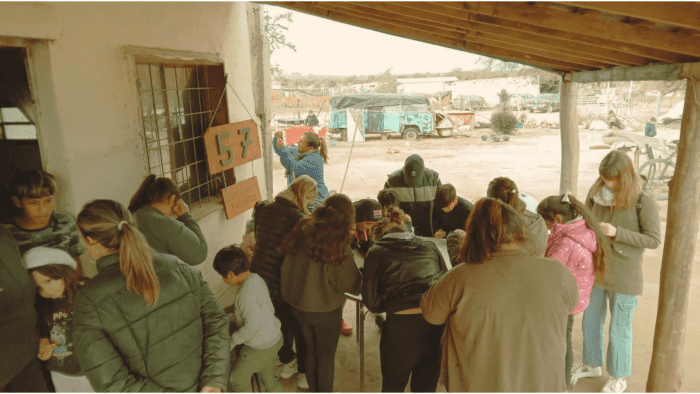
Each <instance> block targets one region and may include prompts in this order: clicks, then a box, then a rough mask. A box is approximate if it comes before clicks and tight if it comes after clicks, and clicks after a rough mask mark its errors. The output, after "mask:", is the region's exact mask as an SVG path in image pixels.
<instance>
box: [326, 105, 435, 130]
mask: <svg viewBox="0 0 700 394" xmlns="http://www.w3.org/2000/svg"><path fill="white" fill-rule="evenodd" d="M348 110H350V111H351V113H353V112H354V113H357V114H361V119H362V126H363V128H364V132H365V133H377V134H379V133H399V134H401V136H402V137H403V138H404V139H406V140H416V139H418V138H419V137H420V136H421V135H426V134H432V133H434V132H435V120H436V116H435V114H434V113H433V111H432V110H431V109H430V101H429V100H428V98H427V97H425V96H419V95H408V94H346V95H339V96H333V97H332V98H331V100H330V120H329V124H328V126H329V128H330V129H331V130H330V131H331V132H333V133H338V132H339V133H340V135H341V140H343V141H347V140H348V121H347V116H348ZM353 110H354V111H353ZM358 117H359V116H358ZM349 132H350V133H353V132H354V130H350V131H349Z"/></svg>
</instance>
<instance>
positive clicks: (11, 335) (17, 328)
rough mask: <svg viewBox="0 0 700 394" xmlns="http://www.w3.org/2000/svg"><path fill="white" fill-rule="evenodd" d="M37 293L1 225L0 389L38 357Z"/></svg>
mask: <svg viewBox="0 0 700 394" xmlns="http://www.w3.org/2000/svg"><path fill="white" fill-rule="evenodd" d="M35 294H36V285H35V284H34V281H33V280H32V278H31V277H30V276H29V274H28V273H27V269H26V268H24V265H23V264H22V255H20V254H19V247H18V246H17V242H16V241H15V239H14V237H12V234H11V233H10V231H9V230H7V229H6V228H5V227H3V226H0V338H2V350H1V351H0V389H2V388H3V387H5V386H6V385H7V384H8V383H10V381H12V379H14V378H15V377H17V375H19V373H20V372H22V370H23V369H24V367H26V366H27V364H29V363H30V362H31V361H32V360H34V359H35V358H36V355H37V352H38V349H39V342H38V340H39V338H38V336H37V330H36V312H35V310H34V296H35Z"/></svg>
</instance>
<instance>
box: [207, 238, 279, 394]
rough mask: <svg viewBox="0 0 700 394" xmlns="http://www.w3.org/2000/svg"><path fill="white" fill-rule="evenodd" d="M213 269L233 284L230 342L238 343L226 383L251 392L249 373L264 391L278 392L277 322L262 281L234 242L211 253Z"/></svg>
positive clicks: (243, 391)
mask: <svg viewBox="0 0 700 394" xmlns="http://www.w3.org/2000/svg"><path fill="white" fill-rule="evenodd" d="M214 269H215V270H216V272H218V273H219V275H221V276H222V277H223V279H224V282H226V283H228V284H229V285H231V286H237V287H238V291H237V293H236V300H235V301H234V305H235V316H236V324H237V326H238V330H237V331H236V332H234V333H233V335H232V339H233V346H237V345H240V344H242V345H243V347H242V348H241V353H240V356H239V357H238V359H237V360H236V363H235V364H234V366H233V369H232V371H231V379H230V384H231V385H232V386H233V388H234V389H235V390H236V391H237V392H239V393H246V392H252V391H253V387H252V386H251V382H250V380H251V377H252V376H253V374H254V373H257V374H258V375H259V376H260V380H262V382H263V384H264V385H265V388H266V389H267V391H268V392H271V393H272V392H282V391H283V389H282V384H281V383H280V380H279V377H278V376H277V367H276V365H277V352H278V351H279V350H280V348H281V347H282V331H281V330H280V327H281V323H280V321H279V320H278V319H277V318H276V317H275V308H274V307H273V305H272V300H271V299H270V292H269V291H268V289H267V285H266V284H265V281H263V280H262V278H261V277H260V276H258V275H257V274H253V273H251V272H250V261H248V258H247V257H246V255H245V252H244V251H243V249H241V248H240V247H239V246H238V245H231V246H227V247H225V248H223V249H221V250H220V251H219V253H217V254H216V257H214Z"/></svg>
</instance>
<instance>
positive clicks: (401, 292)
mask: <svg viewBox="0 0 700 394" xmlns="http://www.w3.org/2000/svg"><path fill="white" fill-rule="evenodd" d="M273 146H275V152H277V154H278V155H279V156H280V162H281V163H282V164H283V165H284V166H285V168H286V169H287V181H288V184H287V188H286V189H285V190H283V191H282V192H280V193H279V194H277V196H276V197H275V198H274V200H273V201H261V202H259V203H258V204H257V205H256V206H255V208H254V210H253V215H252V222H251V225H250V233H251V235H254V237H252V238H251V239H254V241H250V242H248V243H247V244H246V245H244V246H243V245H235V244H234V245H230V246H227V247H225V248H223V249H221V250H220V251H218V252H217V253H216V255H215V257H214V260H213V268H214V270H215V271H216V272H217V273H218V274H219V275H221V277H222V279H223V281H224V282H225V283H227V284H229V285H231V286H235V287H236V288H237V291H236V296H235V301H234V303H233V304H232V305H220V304H219V302H218V301H217V299H216V298H215V297H214V295H213V294H212V292H211V290H210V288H209V285H208V284H207V282H206V281H205V280H204V279H203V276H202V274H201V273H200V271H199V270H198V269H197V268H194V267H193V266H196V265H199V264H201V263H203V262H204V261H205V260H206V256H207V253H208V246H207V241H206V239H205V238H204V236H203V233H202V231H201V229H200V228H199V226H198V224H197V221H196V220H195V219H194V218H193V217H192V215H191V214H190V213H189V210H188V207H187V205H186V204H185V203H184V202H183V201H182V198H181V196H180V194H179V190H178V188H177V185H176V184H175V183H174V182H173V181H172V180H170V179H168V178H157V177H155V176H149V177H147V178H146V179H145V180H144V181H143V183H142V184H141V185H140V187H139V188H138V190H137V191H136V192H135V194H134V196H133V198H132V199H131V201H130V203H129V206H128V207H125V206H124V205H122V204H120V203H119V202H116V201H112V200H93V201H90V202H88V203H86V204H85V205H84V206H83V208H82V209H81V211H80V212H79V214H78V215H77V219H76V220H73V218H72V217H70V216H69V215H65V214H61V213H59V212H56V211H55V210H54V209H53V198H54V196H55V194H56V192H57V190H56V183H55V181H54V179H53V177H52V176H51V175H50V174H48V173H46V172H44V171H37V170H32V171H27V172H23V173H19V174H16V175H15V176H14V177H13V178H12V181H11V184H10V190H11V194H12V202H13V204H14V207H15V208H16V209H15V211H14V213H13V215H11V216H9V217H7V218H5V219H4V220H3V222H2V226H0V262H1V264H0V270H2V271H3V273H2V275H0V311H1V312H2V313H0V333H2V334H3V336H4V338H5V342H6V344H5V346H4V349H3V352H2V354H1V355H0V391H34V392H45V391H57V392H64V391H79V392H86V391H97V392H100V391H148V392H155V391H201V392H222V391H226V390H227V389H234V390H236V391H239V392H249V391H252V389H253V387H252V385H251V379H252V377H253V376H257V377H258V378H259V380H260V381H261V382H262V383H263V384H264V386H265V389H266V390H267V391H269V392H278V391H282V390H283V387H282V385H281V383H280V377H282V378H285V379H287V378H290V377H291V376H293V375H295V374H296V375H298V378H297V385H298V386H299V387H301V388H307V389H309V390H310V391H312V392H330V391H333V388H334V375H335V358H336V351H337V347H338V342H339V336H340V335H341V332H342V330H343V329H344V324H347V323H344V321H343V308H344V305H345V299H346V296H345V294H346V293H351V294H356V295H361V298H362V302H363V303H364V304H365V305H366V306H367V308H368V309H369V310H370V311H371V312H373V313H374V314H376V315H377V316H382V314H386V318H385V320H383V324H382V325H381V341H380V345H379V353H380V364H381V373H382V391H385V392H403V391H404V390H405V388H406V386H407V385H408V384H409V381H410V389H411V391H421V392H435V391H436V390H437V387H438V384H439V382H440V381H441V379H442V382H443V383H444V384H445V386H446V388H447V390H448V391H482V392H484V391H486V392H488V391H557V392H562V391H566V390H570V389H571V388H573V386H574V385H575V384H576V383H577V381H578V380H579V379H581V378H586V377H594V376H601V375H602V373H603V371H602V366H603V362H604V361H606V370H607V372H608V375H609V379H608V382H607V383H606V384H605V386H604V387H602V390H603V391H604V392H623V391H625V389H626V387H627V381H626V378H627V377H628V376H630V375H631V362H632V314H633V311H634V308H635V306H636V305H637V301H636V296H637V295H640V294H642V285H643V279H642V264H641V261H642V255H643V252H644V249H646V248H651V249H653V248H656V247H658V246H659V244H660V223H659V215H658V207H657V205H656V202H655V199H654V198H653V197H651V196H649V195H648V194H646V192H644V191H643V190H642V183H641V180H640V177H639V175H638V174H637V173H636V171H635V168H634V166H633V164H632V161H631V159H630V158H629V157H628V156H627V155H625V154H623V153H620V152H617V151H613V152H611V153H609V154H608V155H607V156H606V157H605V158H604V159H603V161H602V162H601V164H600V167H599V178H598V179H597V180H596V182H595V183H594V184H593V185H592V187H591V188H590V191H589V193H588V194H587V196H586V197H585V199H583V200H579V199H577V198H576V197H575V196H574V195H572V194H571V193H569V192H567V193H565V194H563V195H554V196H550V197H547V198H545V199H544V200H542V201H541V202H540V203H539V204H538V205H537V206H536V207H532V206H528V204H526V203H525V202H524V201H523V200H522V199H521V198H520V196H521V193H520V191H519V189H518V187H517V185H516V184H515V182H513V181H512V180H511V179H509V178H507V177H498V178H495V179H493V180H492V181H491V182H490V183H489V185H488V188H487V190H486V191H485V192H486V193H485V195H486V197H484V198H481V199H478V200H477V201H475V202H474V203H472V202H470V201H467V200H466V199H464V198H462V197H459V196H458V195H457V191H456V189H455V188H454V186H452V185H451V184H442V182H441V181H440V177H439V174H438V173H437V172H435V171H433V170H431V169H429V168H426V166H425V163H424V161H423V159H422V158H421V157H420V156H419V155H411V156H409V157H408V158H407V159H406V161H405V164H404V167H403V168H401V169H398V170H396V171H394V172H392V173H391V174H389V175H388V179H387V181H386V183H385V185H384V188H383V189H382V190H378V194H377V197H376V199H372V198H366V199H362V200H358V201H355V202H353V201H351V200H350V198H349V197H348V196H346V195H344V194H339V193H332V192H330V191H329V190H328V187H327V186H326V184H325V182H324V179H323V165H324V163H325V162H327V160H328V154H327V151H326V147H325V143H324V142H323V139H319V138H318V136H317V135H316V134H315V133H306V134H304V135H303V137H302V140H301V142H300V144H299V146H298V147H289V146H285V145H284V144H283V143H282V141H281V136H275V138H274V139H273ZM441 238H444V239H445V242H446V246H447V250H448V256H443V254H442V253H441V252H440V250H439V248H438V247H437V246H436V243H435V242H436V240H437V239H441ZM353 248H355V249H357V251H353ZM83 254H86V255H87V256H85V257H87V258H89V259H90V260H92V261H95V262H96V265H97V271H98V273H97V275H96V276H94V277H93V278H91V279H87V278H84V277H83V275H82V272H81V270H80V259H81V255H83ZM358 255H359V256H361V258H359V259H358V257H357V256H358ZM224 307H226V308H224ZM608 308H609V310H610V313H611V318H612V319H611V323H610V332H609V345H608V349H607V357H604V356H603V350H604V349H603V343H604V339H605V338H604V335H603V333H604V325H605V319H606V314H607V311H608ZM227 313H232V314H233V320H234V322H235V327H236V328H235V330H234V331H232V334H231V332H230V330H231V327H230V322H229V317H228V316H227ZM580 313H583V324H582V330H583V349H584V351H583V360H582V361H581V362H579V363H574V360H573V349H572V347H573V346H572V339H571V334H572V330H573V328H574V327H573V325H574V324H573V323H574V318H573V316H574V315H577V314H580ZM234 350H235V353H236V357H235V358H234V359H235V362H234V363H233V364H231V359H232V357H231V356H232V355H231V352H232V351H234Z"/></svg>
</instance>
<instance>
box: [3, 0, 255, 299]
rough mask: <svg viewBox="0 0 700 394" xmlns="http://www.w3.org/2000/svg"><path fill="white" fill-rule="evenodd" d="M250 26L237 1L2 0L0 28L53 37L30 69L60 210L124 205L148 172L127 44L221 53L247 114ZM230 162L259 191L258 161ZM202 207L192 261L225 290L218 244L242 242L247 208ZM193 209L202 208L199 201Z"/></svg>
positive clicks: (250, 105)
mask: <svg viewBox="0 0 700 394" xmlns="http://www.w3.org/2000/svg"><path fill="white" fill-rule="evenodd" d="M247 26H248V24H247V21H246V3H243V2H216V3H213V2H206V3H204V2H197V3H193V2H191V3H181V2H177V3H176V2H158V3H138V2H130V3H96V2H85V3H3V4H2V12H0V36H13V37H22V38H35V39H42V40H43V39H47V40H51V41H48V42H47V43H44V44H42V45H43V47H42V46H41V45H39V46H38V47H37V48H35V49H34V50H33V51H32V50H30V63H31V62H34V64H30V72H32V73H34V75H32V76H31V77H30V78H32V79H33V80H34V83H35V84H36V87H37V88H38V90H39V92H38V94H37V95H36V96H38V97H36V98H37V101H38V106H39V110H40V112H41V116H40V117H41V118H42V122H41V123H40V127H39V128H40V136H39V142H40V145H41V148H42V156H43V160H44V164H45V166H46V169H47V170H48V171H49V172H52V173H54V174H55V175H56V176H57V178H58V181H59V186H60V191H59V193H60V194H59V197H58V210H60V211H63V212H66V213H69V214H71V215H74V216H75V215H76V214H77V213H78V212H79V210H80V208H81V207H82V205H83V204H84V203H85V202H87V201H89V200H91V199H95V198H109V199H114V200H117V201H119V202H121V203H124V204H127V203H128V201H129V199H130V198H131V196H132V194H133V193H134V192H135V190H136V188H137V187H138V185H139V184H140V182H141V181H142V180H143V178H144V177H145V176H146V175H147V174H148V170H147V159H146V155H145V153H146V150H145V146H144V136H143V131H142V129H141V125H140V120H139V103H138V96H137V88H136V81H135V75H134V66H133V60H132V59H131V58H130V56H129V55H127V52H125V47H127V46H135V47H144V48H155V49H159V50H174V51H189V52H195V53H199V54H208V55H214V56H217V57H219V58H221V59H222V60H223V61H224V69H225V72H227V73H228V74H229V82H230V83H231V85H232V86H233V88H234V89H235V90H236V92H237V93H238V96H239V97H240V98H241V100H242V101H243V102H244V104H245V106H246V107H247V109H248V111H249V112H250V113H251V114H253V115H254V114H255V111H254V110H255V106H254V101H253V91H252V87H251V85H252V80H251V69H250V45H249V37H248V30H247ZM42 48H43V49H42ZM37 61H38V62H40V63H39V64H36V62H37ZM227 98H228V100H227V101H228V113H229V121H230V122H236V121H240V120H245V119H248V118H249V115H248V114H247V112H246V110H245V109H244V108H243V106H242V105H241V102H240V101H239V100H238V99H237V98H236V96H235V95H234V94H233V93H232V92H231V89H230V88H229V89H227ZM253 166H254V167H255V168H254V170H253ZM235 171H236V177H237V179H238V180H243V179H246V178H249V177H250V176H252V174H253V172H254V173H255V175H257V176H258V178H259V182H258V183H259V185H260V188H261V194H262V195H263V196H264V195H265V192H266V191H265V189H264V187H265V182H264V168H263V162H262V160H256V161H255V162H254V163H253V164H251V163H248V164H245V165H243V166H240V167H237V168H236V170H235ZM209 211H210V213H209V214H207V215H206V216H204V217H201V218H200V219H199V222H200V226H201V227H202V229H203V231H204V233H205V235H206V236H207V239H208V242H209V257H208V259H207V261H206V262H205V263H204V264H202V265H200V266H199V268H200V269H201V270H202V271H203V272H204V273H205V277H206V278H207V279H208V280H209V281H210V283H211V284H212V287H213V288H214V290H215V292H217V293H222V292H223V291H224V290H225V289H226V288H225V287H224V285H223V282H221V281H220V279H219V278H218V277H217V275H216V273H215V272H213V270H211V261H212V259H213V256H214V255H215V254H216V252H217V251H218V250H219V249H220V248H221V247H223V246H225V245H229V244H231V243H234V242H235V243H239V242H240V241H241V237H242V235H243V230H244V226H245V221H246V220H247V219H249V218H250V211H248V212H246V213H245V214H243V215H240V216H238V217H236V218H234V219H231V220H226V217H225V215H224V212H223V207H221V208H220V209H214V210H213V211H212V210H209ZM193 213H194V214H195V216H201V214H202V212H197V207H193Z"/></svg>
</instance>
